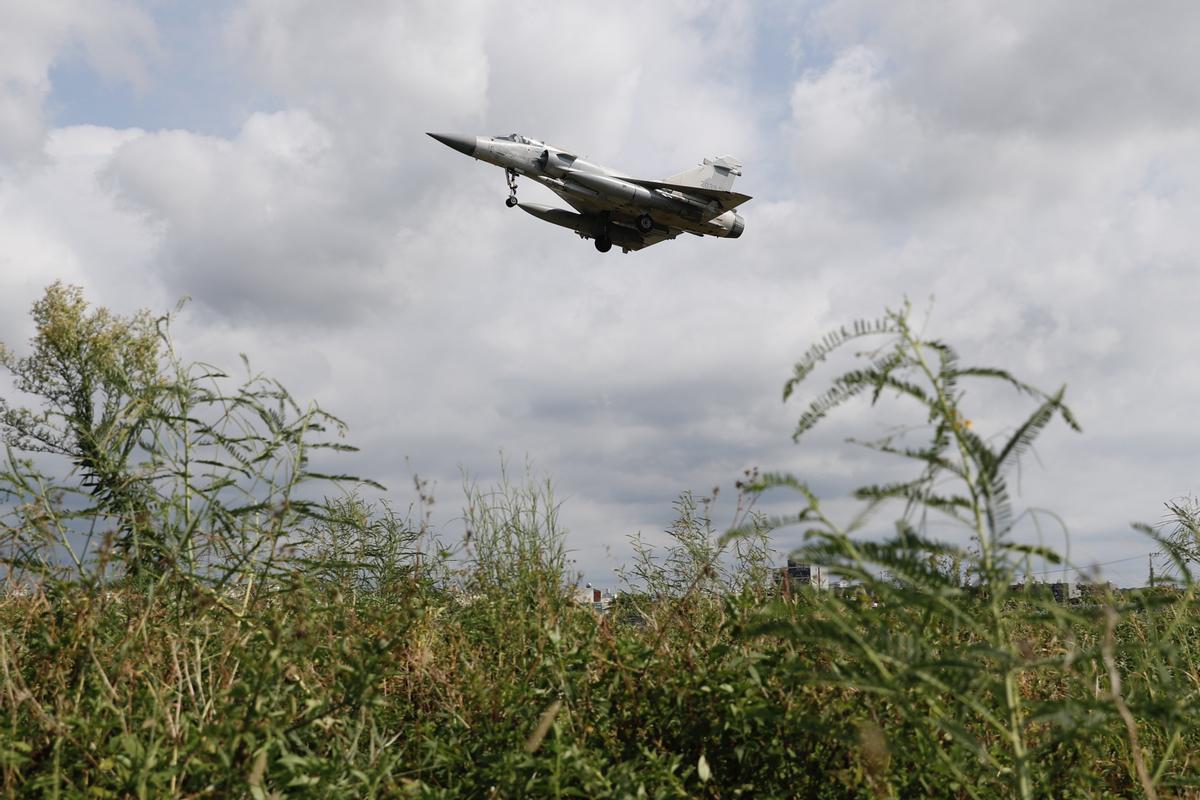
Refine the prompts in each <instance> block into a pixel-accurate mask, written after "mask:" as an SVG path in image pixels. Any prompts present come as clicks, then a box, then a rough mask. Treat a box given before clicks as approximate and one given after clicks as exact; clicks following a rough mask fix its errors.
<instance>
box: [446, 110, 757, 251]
mask: <svg viewBox="0 0 1200 800" xmlns="http://www.w3.org/2000/svg"><path fill="white" fill-rule="evenodd" d="M429 135H430V136H432V137H433V138H434V139H437V140H438V141H439V142H441V143H442V144H444V145H446V146H447V147H453V148H454V149H455V150H457V151H458V152H460V153H465V154H466V155H469V156H472V157H473V158H476V159H478V160H479V161H486V162H488V163H489V164H495V165H496V166H498V167H503V168H504V176H505V178H506V179H507V181H508V199H507V200H505V201H504V202H505V205H507V206H508V207H509V208H512V207H514V206H517V207H519V208H520V209H521V210H522V211H527V212H529V213H530V214H532V215H533V216H535V217H537V218H538V219H542V220H545V221H546V222H553V223H554V224H555V225H561V226H562V227H564V228H570V229H571V230H573V231H575V233H577V234H579V235H580V236H581V237H583V238H584V239H592V240H593V241H594V242H595V244H596V249H597V250H599V251H600V252H601V253H607V252H608V251H609V250H611V249H612V246H613V245H614V244H615V245H617V246H618V247H620V248H621V250H623V251H624V252H626V253H628V252H630V251H631V250H641V249H642V248H643V247H649V246H650V245H652V244H657V243H659V242H661V241H664V240H666V239H674V238H675V237H676V236H678V235H679V234H680V233H690V234H693V235H695V236H723V237H725V238H727V239H736V238H737V237H739V236H741V235H742V231H743V230H745V229H746V221H745V220H743V219H742V217H741V215H740V214H738V213H737V212H735V211H734V210H733V209H735V208H737V207H738V206H740V205H741V204H742V203H744V202H746V201H747V200H749V199H750V198H749V197H748V196H746V195H744V194H738V193H737V192H734V191H730V189H731V188H732V186H733V180H734V178H736V177H738V176H739V175H741V174H742V165H741V164H740V163H739V162H738V160H737V159H736V158H734V157H733V156H721V157H720V158H706V159H704V161H703V162H702V163H701V164H700V165H699V166H697V167H693V168H692V169H689V170H687V171H685V172H681V173H679V174H678V175H672V176H671V177H669V178H667V179H665V180H661V181H650V180H643V179H641V178H633V177H630V176H629V175H625V174H622V173H620V172H617V171H615V170H612V169H609V168H608V167H603V166H601V165H599V164H593V163H591V162H590V161H587V160H585V159H583V158H581V157H579V156H578V155H576V154H574V153H569V152H567V151H566V150H560V149H558V148H557V147H552V146H550V145H547V144H546V143H545V142H540V141H538V140H537V139H529V138H527V137H525V136H521V135H520V134H517V133H513V134H510V135H508V136H459V135H457V134H451V133H431V134H429ZM519 176H524V177H527V178H529V179H531V180H534V181H537V182H538V183H540V184H542V185H543V186H545V187H547V188H549V189H550V190H551V191H552V192H554V193H555V194H557V195H558V196H559V197H561V198H562V199H563V200H565V201H567V203H569V204H570V205H571V206H572V207H573V208H574V209H575V211H568V210H567V209H565V208H551V207H549V206H544V205H539V204H536V203H522V202H520V201H518V200H517V178H518V177H519Z"/></svg>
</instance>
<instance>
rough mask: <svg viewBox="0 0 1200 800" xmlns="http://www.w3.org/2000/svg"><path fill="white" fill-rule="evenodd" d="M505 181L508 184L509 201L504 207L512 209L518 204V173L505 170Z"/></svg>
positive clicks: (507, 200)
mask: <svg viewBox="0 0 1200 800" xmlns="http://www.w3.org/2000/svg"><path fill="white" fill-rule="evenodd" d="M504 180H505V181H507V182H508V199H506V200H505V201H504V205H506V206H508V207H509V208H512V207H513V206H515V205H516V204H517V173H516V172H515V171H514V170H511V169H506V170H504Z"/></svg>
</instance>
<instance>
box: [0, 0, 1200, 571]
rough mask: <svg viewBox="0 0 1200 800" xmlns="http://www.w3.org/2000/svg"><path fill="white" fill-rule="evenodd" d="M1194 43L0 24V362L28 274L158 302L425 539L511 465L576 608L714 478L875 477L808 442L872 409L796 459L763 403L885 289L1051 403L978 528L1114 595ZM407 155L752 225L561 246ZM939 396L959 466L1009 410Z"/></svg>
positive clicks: (1199, 88)
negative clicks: (970, 431)
mask: <svg viewBox="0 0 1200 800" xmlns="http://www.w3.org/2000/svg"><path fill="white" fill-rule="evenodd" d="M1198 35H1200V5H1196V4H1195V3H1192V2H1184V1H1183V0H1181V1H1180V2H1168V1H1165V0H1164V2H1159V3H1154V4H1129V3H1121V2H1115V1H1114V2H1108V0H1087V1H1086V2H1085V1H1084V0H1079V2H1061V3H1045V2H1034V1H1033V0H1030V1H1029V2H1024V1H1023V0H1013V1H1012V2H1006V3H1002V4H997V3H985V2H959V3H954V4H936V7H935V6H934V5H931V4H928V3H917V2H904V1H903V0H898V1H897V2H891V3H885V4H880V3H872V2H860V1H858V0H830V1H829V2H810V3H801V2H792V1H791V0H779V1H778V2H776V1H774V0H763V2H745V3H738V2H733V3H731V2H725V1H722V2H697V0H672V1H671V2H655V3H643V2H611V3H607V4H605V5H604V7H603V10H602V11H598V10H597V7H596V6H595V4H590V3H546V4H538V3H498V2H483V1H482V0H465V1H464V2H454V3H446V2H442V0H436V2H435V1H434V0H428V1H426V0H365V1H364V2H358V3H352V4H343V3H338V4H331V3H325V2H317V0H290V1H289V0H220V1H219V2H209V3H196V4H174V3H165V2H160V1H158V0H146V2H140V3H139V2H133V0H56V2H53V3H30V2H25V0H0V341H4V342H8V343H12V344H20V343H21V342H23V341H25V340H26V339H28V337H29V335H30V333H31V330H30V325H29V321H28V316H27V311H28V308H29V306H30V304H31V303H32V302H33V301H34V300H35V299H36V298H37V297H38V296H40V294H41V292H42V290H43V289H44V287H45V286H46V285H47V284H48V283H50V282H51V281H53V280H55V279H60V278H61V279H63V280H66V281H68V282H71V283H76V284H79V285H82V286H83V287H85V289H86V292H87V294H88V296H89V297H90V298H91V299H93V300H94V301H95V302H97V303H100V304H103V305H107V306H110V307H111V308H113V309H115V310H119V311H123V312H132V311H134V310H136V309H138V308H143V307H147V308H151V309H155V310H160V311H162V310H167V309H169V308H172V307H173V306H174V305H175V303H176V302H177V301H178V300H179V299H180V298H182V297H184V296H188V297H190V298H191V302H190V304H189V305H188V306H187V307H186V309H185V312H184V314H183V316H182V318H181V319H180V321H179V326H178V329H177V334H178V338H179V345H180V349H182V350H183V352H184V353H185V354H186V355H187V356H189V357H192V358H196V359H206V360H210V361H213V362H216V363H219V364H227V365H230V366H234V365H236V363H237V362H236V360H237V354H238V353H240V352H246V353H247V354H248V355H249V356H250V358H251V359H252V362H253V363H254V364H255V365H256V366H258V367H260V368H262V369H264V370H266V371H268V372H270V373H271V374H273V375H275V376H277V377H279V378H280V379H281V380H282V381H283V382H284V383H285V384H286V385H287V386H289V388H291V389H292V390H293V392H294V393H295V394H296V395H297V396H299V397H302V398H312V399H315V400H316V401H318V402H319V403H320V404H321V405H322V406H323V407H324V408H326V409H328V410H331V411H333V412H334V413H336V414H338V415H340V416H341V417H343V418H344V419H345V420H346V421H347V422H348V423H349V425H350V430H351V439H352V440H353V441H354V443H356V444H358V445H359V446H360V447H362V452H361V453H360V454H358V455H356V456H353V457H351V458H349V459H348V460H347V462H348V463H346V464H345V465H344V466H345V468H346V469H348V470H353V471H357V472H359V473H360V474H365V475H369V476H371V477H374V478H377V479H378V480H380V481H382V482H383V483H385V484H387V485H388V486H390V487H392V490H393V491H392V494H393V497H394V499H395V500H396V502H397V503H398V504H401V505H405V504H407V502H408V501H409V499H410V494H409V492H408V487H409V486H410V484H411V474H412V473H413V472H419V473H420V474H421V475H423V476H426V477H428V478H431V479H432V480H433V481H435V483H436V486H437V489H436V495H437V497H438V512H437V516H438V520H437V521H438V523H439V524H440V525H441V526H443V529H444V531H445V534H446V535H447V536H448V537H449V538H453V537H454V536H455V535H457V532H459V531H460V529H461V523H459V522H458V521H457V520H456V519H455V517H456V509H457V508H459V507H460V502H461V492H460V490H459V486H460V483H461V477H460V476H461V474H462V472H463V471H466V472H468V473H470V474H471V475H473V476H476V477H478V478H480V479H481V480H484V481H487V480H489V479H491V478H492V477H493V476H494V475H495V474H496V472H497V470H498V466H499V462H500V457H499V453H500V452H504V453H506V454H507V456H508V458H509V459H510V460H511V461H514V462H516V463H517V464H518V465H519V464H520V462H522V461H523V460H524V459H526V458H528V459H530V460H532V461H533V462H534V464H535V469H536V470H537V471H538V472H540V473H545V474H548V475H550V476H552V478H553V479H554V481H555V483H556V485H557V487H558V494H559V496H560V498H561V499H562V500H564V507H563V511H562V519H563V521H564V522H565V524H566V525H567V527H569V528H570V530H571V534H570V540H569V543H570V546H571V547H572V548H573V549H574V550H575V551H576V552H575V557H576V559H577V560H578V562H579V565H580V567H581V568H582V569H583V570H584V571H585V573H586V574H587V575H588V577H590V578H592V579H593V580H597V581H599V582H605V583H611V582H612V578H611V570H612V568H613V567H614V566H615V565H616V564H618V563H620V562H621V561H623V560H624V559H625V558H626V557H627V556H628V553H629V550H628V547H627V543H626V537H627V536H628V535H629V534H631V533H634V532H636V531H642V532H643V533H645V534H646V535H647V536H648V537H649V538H652V539H653V538H656V534H657V533H658V532H660V531H661V530H662V529H663V528H664V527H665V526H666V525H667V524H668V523H669V521H670V519H671V503H672V499H673V498H674V497H675V496H676V495H677V494H678V493H679V492H681V491H683V490H686V489H694V490H697V491H699V492H705V491H709V490H711V488H712V487H713V486H722V487H724V493H723V496H722V499H721V501H720V503H719V504H718V506H717V509H716V510H717V518H718V520H719V521H720V520H727V519H728V517H729V515H730V514H731V513H732V503H731V502H729V495H730V494H732V483H733V481H734V480H736V479H737V477H738V476H739V474H740V473H741V471H742V470H743V469H745V468H747V467H750V466H758V467H761V468H763V469H771V470H790V471H793V472H796V473H797V474H799V475H800V476H801V477H803V478H804V479H806V480H808V481H810V482H811V483H812V484H813V485H814V486H815V487H817V488H818V489H819V490H820V491H821V492H822V494H824V495H826V496H828V497H829V498H830V499H831V500H836V499H838V498H841V497H844V496H845V495H846V493H847V492H848V490H849V489H850V488H851V487H852V486H854V485H858V484H859V483H865V482H873V481H875V480H877V479H879V477H880V476H881V475H885V474H892V473H889V472H888V470H889V468H890V466H891V465H889V464H887V463H886V462H882V461H880V460H879V459H878V458H875V457H872V455H871V454H870V453H867V452H863V451H860V450H858V449H855V448H854V447H852V446H850V445H847V444H845V443H844V442H843V440H844V439H845V438H846V437H847V436H850V435H857V436H860V437H864V436H869V435H871V434H872V433H875V432H880V431H883V430H885V429H886V428H887V426H888V424H889V422H894V421H895V420H896V418H897V416H896V415H897V414H898V413H899V412H896V411H893V410H892V408H891V407H890V406H885V407H883V408H880V409H875V410H874V412H872V411H871V410H869V409H866V408H863V407H852V408H846V409H843V411H844V412H845V413H842V414H839V415H838V416H837V417H836V418H834V419H831V420H829V423H830V424H829V425H828V426H826V427H824V428H822V429H818V431H817V432H815V433H814V434H813V436H812V438H811V440H807V439H806V440H805V442H804V443H802V444H800V445H795V444H792V442H791V439H790V434H791V431H792V428H793V426H794V424H795V420H796V419H797V417H798V416H799V414H800V412H801V410H802V407H801V404H800V403H798V402H796V401H795V400H794V401H792V402H791V403H789V404H787V405H785V404H783V403H782V402H781V400H780V390H781V388H782V385H783V382H784V381H785V380H786V379H787V377H788V375H789V373H790V369H791V366H792V364H793V363H794V361H795V360H796V359H797V358H798V357H799V356H800V354H801V353H802V352H803V351H804V349H805V348H806V347H807V346H808V344H809V343H811V342H812V341H813V340H814V339H815V338H816V337H818V336H819V335H820V334H821V333H823V332H824V331H825V330H826V329H828V328H830V327H832V326H836V325H840V324H842V323H844V322H848V321H851V320H853V319H856V318H859V317H875V316H878V315H879V314H880V313H881V312H882V311H883V309H884V308H886V307H889V306H890V307H895V306H897V305H898V304H900V303H901V302H902V300H903V298H904V297H906V296H907V297H909V298H911V299H912V300H913V302H914V305H915V306H916V307H917V308H918V309H919V310H920V313H921V315H922V316H924V315H925V313H926V310H928V315H929V316H928V321H927V323H926V325H927V328H926V329H927V330H928V331H929V332H930V333H931V334H934V335H937V336H939V337H941V338H944V339H947V340H949V341H951V342H952V343H954V344H956V345H957V346H958V348H959V349H960V351H961V352H962V353H963V355H964V358H965V360H967V361H970V362H974V363H980V364H988V365H995V366H1001V367H1006V368H1009V369H1011V370H1013V371H1014V372H1016V373H1017V374H1018V375H1020V376H1022V377H1024V378H1025V379H1027V380H1029V381H1030V382H1032V383H1034V384H1037V385H1040V386H1042V387H1044V388H1047V389H1053V388H1057V387H1058V386H1059V385H1061V384H1063V383H1066V384H1067V386H1068V393H1067V398H1068V401H1069V402H1070V403H1071V404H1072V406H1073V407H1074V409H1075V411H1076V413H1077V415H1078V417H1079V418H1080V420H1081V421H1082V423H1083V426H1084V433H1083V434H1074V433H1071V432H1069V431H1066V429H1065V428H1062V427H1061V426H1060V427H1059V428H1057V429H1052V430H1050V431H1048V432H1047V434H1046V435H1045V437H1044V438H1043V439H1042V441H1041V444H1040V445H1039V448H1038V450H1037V453H1036V458H1032V459H1029V460H1028V461H1027V462H1026V464H1025V465H1024V469H1023V470H1022V474H1021V481H1020V483H1021V495H1020V498H1019V501H1020V503H1021V504H1022V505H1027V506H1031V507H1044V508H1049V509H1052V510H1054V511H1055V512H1057V513H1058V514H1060V515H1061V517H1062V518H1063V519H1064V520H1065V521H1066V523H1067V525H1068V526H1069V529H1070V533H1071V539H1070V549H1071V556H1072V558H1073V559H1074V560H1076V561H1077V562H1080V563H1084V564H1088V563H1101V562H1113V561H1116V563H1112V564H1110V565H1109V566H1107V567H1106V568H1105V569H1106V573H1107V574H1108V575H1109V576H1111V577H1113V578H1115V579H1117V580H1119V581H1120V582H1122V583H1138V582H1140V581H1142V580H1143V579H1144V576H1145V553H1146V552H1147V551H1148V549H1149V548H1148V546H1147V544H1146V542H1145V541H1144V540H1142V539H1140V538H1139V537H1138V536H1137V535H1136V534H1134V533H1132V532H1130V529H1129V526H1128V523H1129V522H1130V521H1131V520H1144V521H1148V522H1155V521H1158V520H1159V519H1160V518H1161V516H1162V509H1163V503H1164V502H1165V501H1168V500H1171V499H1174V498H1179V497H1183V496H1187V495H1193V494H1195V493H1196V492H1197V491H1200V489H1198V486H1197V483H1198V480H1200V472H1198V470H1197V466H1198V461H1200V446H1198V445H1200V441H1198V436H1197V432H1198V431H1200V422H1198V421H1197V420H1196V419H1195V418H1194V417H1195V413H1194V411H1189V409H1195V408H1197V407H1200V376H1198V374H1197V371H1196V369H1195V368H1194V364H1195V362H1193V361H1192V359H1193V358H1194V357H1195V352H1196V344H1195V336H1194V334H1193V330H1194V328H1195V323H1194V321H1193V309H1194V308H1195V306H1196V304H1197V302H1198V301H1200V278H1198V277H1197V266H1196V264H1195V263H1194V262H1195V254H1196V253H1197V252H1200V225H1197V220H1200V213H1198V212H1200V82H1197V81H1196V79H1195V76H1196V75H1197V74H1198V72H1200V49H1197V48H1196V47H1195V46H1194V44H1195V41H1196V39H1197V37H1198ZM430 130H432V131H449V132H462V133H467V134H476V133H481V134H487V135H492V134H502V133H508V132H511V131H520V132H522V133H525V134H527V135H531V136H536V137H538V138H542V139H545V140H547V141H550V142H553V143H555V144H557V145H559V146H562V147H566V148H569V149H573V150H575V151H577V152H580V153H583V154H586V155H587V156H589V157H590V158H591V159H592V160H595V161H598V162H600V163H605V164H610V165H612V166H614V167H618V168H621V169H625V170H627V171H630V172H633V173H635V174H639V175H644V176H646V177H659V176H663V175H669V174H672V173H674V172H678V171H680V170H682V169H685V168H687V167H690V166H692V165H693V164H695V163H696V162H697V161H698V160H699V159H701V158H703V157H704V156H714V155H720V154H724V153H732V154H735V155H737V156H738V157H740V159H741V160H742V161H743V162H744V164H745V168H744V177H743V178H742V179H740V181H739V183H738V185H737V187H736V188H737V189H738V190H739V191H743V192H746V193H748V194H751V195H753V196H754V198H755V199H754V200H753V201H752V202H750V203H749V204H747V205H746V206H745V207H744V208H743V209H742V211H743V214H744V215H745V217H746V221H747V227H746V232H745V234H744V236H743V237H742V238H741V239H738V240H736V241H727V240H712V239H705V240H700V239H695V238H692V237H686V238H684V239H680V240H678V241H676V242H671V243H667V244H663V245H659V246H656V247H654V248H651V249H649V250H646V251H643V252H641V253H635V254H631V255H622V254H620V253H619V252H616V251H614V252H612V253H609V254H607V255H601V254H599V253H597V252H596V251H595V250H594V249H593V248H592V247H591V245H590V244H589V243H587V242H584V241H581V240H580V239H578V238H576V237H574V236H573V235H572V234H571V233H570V232H569V231H566V230H564V229H561V228H557V227H554V226H550V225H546V224H543V223H539V222H538V221H536V220H534V219H533V218H531V217H529V216H527V215H524V214H521V213H519V212H517V211H511V210H508V209H506V208H505V206H504V204H503V200H504V197H505V195H506V190H505V188H504V181H503V175H502V173H501V172H500V171H499V170H497V169H495V168H492V167H488V166H486V165H484V164H482V163H479V162H474V161H472V160H469V159H467V158H464V157H463V156H461V155H459V154H457V153H455V152H453V151H451V150H449V149H447V148H445V147H442V146H441V145H439V144H437V143H436V142H434V141H432V140H431V139H428V138H427V137H426V136H425V135H424V132H425V131H430ZM521 194H522V198H523V199H526V200H529V201H532V202H548V203H554V202H555V201H554V198H553V196H552V195H550V193H549V192H548V191H546V190H544V189H541V188H540V187H537V186H535V185H532V184H531V183H529V182H526V183H525V185H523V186H522V189H521ZM833 374H834V373H833V372H832V371H827V372H824V373H821V374H819V375H818V376H817V377H816V378H815V379H814V383H813V384H812V385H811V386H809V387H806V391H803V392H801V395H802V396H803V397H808V396H811V394H812V393H814V392H815V391H817V390H818V389H820V388H821V387H822V385H823V384H822V383H821V381H822V380H824V379H828V378H829V377H830V376H832V375H833ZM973 402H978V403H979V405H978V406H976V408H977V409H978V424H979V426H980V429H981V430H983V431H984V432H989V433H991V432H1003V430H1004V425H1005V423H1006V421H1008V422H1011V421H1012V420H1014V419H1016V418H1017V417H1018V416H1019V415H1021V414H1022V413H1026V412H1027V411H1028V406H1026V405H1023V404H1022V403H1021V402H1020V399H1019V398H1015V397H1010V396H1007V395H1005V394H1003V393H999V394H996V393H995V391H994V390H992V391H990V392H989V393H986V394H984V393H982V391H981V392H980V393H979V396H978V397H975V396H974V395H969V396H968V403H969V404H970V403H973ZM900 416H903V415H900ZM834 507H835V508H836V509H839V511H840V510H844V511H846V512H849V510H850V506H849V505H848V504H846V503H841V504H835V506H834ZM885 522H886V517H885V518H884V519H881V521H880V524H881V525H882V524H883V523H885ZM946 535H948V536H949V535H952V534H951V533H950V532H947V534H946ZM1024 535H1026V536H1035V535H1036V534H1035V532H1033V531H1032V530H1028V531H1026V532H1025V533H1024ZM1046 536H1047V543H1048V544H1052V545H1056V546H1061V545H1062V537H1061V534H1060V533H1057V532H1053V533H1052V532H1049V531H1047V533H1046ZM797 539H798V535H797V534H796V533H795V532H786V531H785V532H780V533H779V534H778V537H777V540H776V543H777V546H778V547H780V549H787V548H788V547H790V546H792V545H794V544H795V543H796V541H797ZM1118 559H1125V560H1122V561H1117V560H1118Z"/></svg>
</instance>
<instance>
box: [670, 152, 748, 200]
mask: <svg viewBox="0 0 1200 800" xmlns="http://www.w3.org/2000/svg"><path fill="white" fill-rule="evenodd" d="M741 174H742V162H740V161H738V160H737V159H736V158H734V157H733V156H721V157H720V158H706V159H704V161H703V163H701V164H700V166H698V167H692V168H691V169H689V170H685V171H683V172H681V173H679V174H678V175H672V176H671V177H669V178H667V179H666V180H665V181H664V183H677V184H679V185H681V186H699V187H701V188H704V189H718V190H720V191H722V192H728V191H729V190H730V189H732V188H733V180H734V178H736V177H738V176H739V175H741Z"/></svg>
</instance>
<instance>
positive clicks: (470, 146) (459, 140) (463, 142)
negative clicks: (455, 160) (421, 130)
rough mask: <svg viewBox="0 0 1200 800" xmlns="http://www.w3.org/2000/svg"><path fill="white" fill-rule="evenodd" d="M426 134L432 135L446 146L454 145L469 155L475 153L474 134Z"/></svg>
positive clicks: (456, 148)
mask: <svg viewBox="0 0 1200 800" xmlns="http://www.w3.org/2000/svg"><path fill="white" fill-rule="evenodd" d="M425 135H426V136H432V137H433V138H434V139H437V140H438V141H439V142H441V143H442V144H444V145H446V147H453V148H454V149H455V150H457V151H458V152H460V153H464V154H466V155H468V156H473V155H475V137H474V136H459V135H458V134H457V133H426V134H425Z"/></svg>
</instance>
